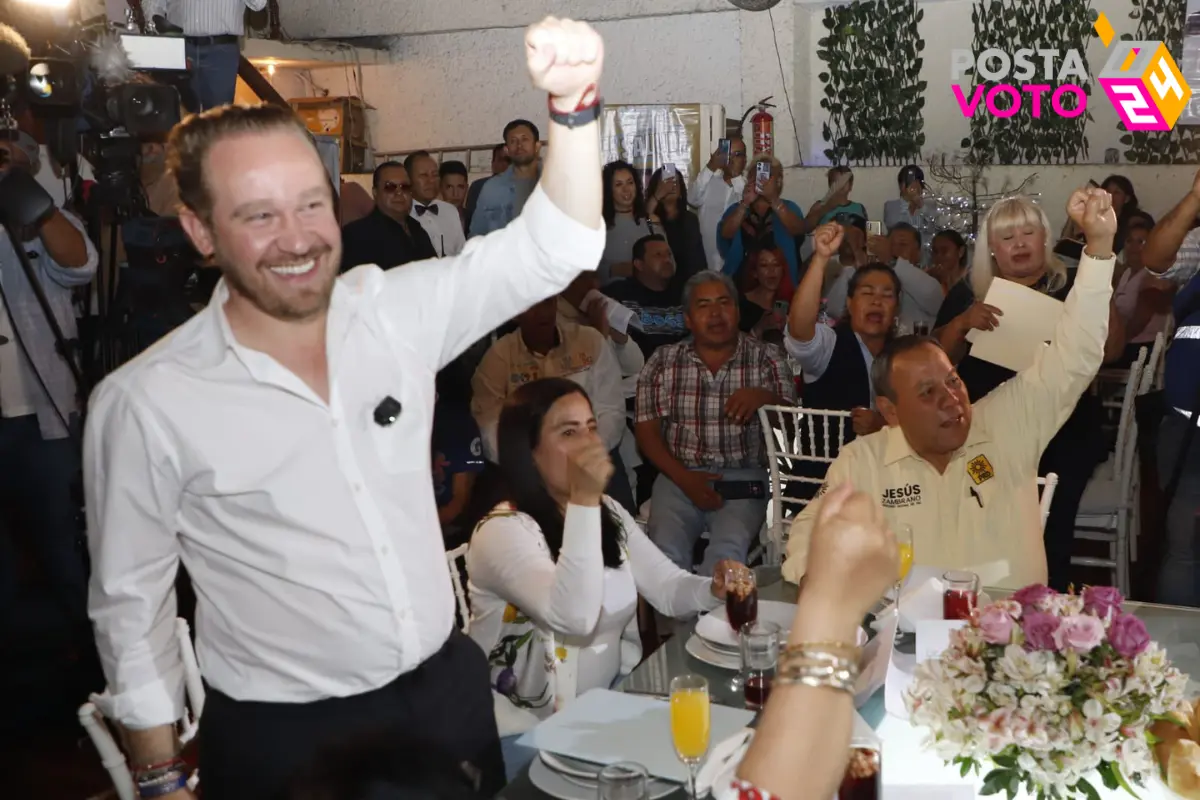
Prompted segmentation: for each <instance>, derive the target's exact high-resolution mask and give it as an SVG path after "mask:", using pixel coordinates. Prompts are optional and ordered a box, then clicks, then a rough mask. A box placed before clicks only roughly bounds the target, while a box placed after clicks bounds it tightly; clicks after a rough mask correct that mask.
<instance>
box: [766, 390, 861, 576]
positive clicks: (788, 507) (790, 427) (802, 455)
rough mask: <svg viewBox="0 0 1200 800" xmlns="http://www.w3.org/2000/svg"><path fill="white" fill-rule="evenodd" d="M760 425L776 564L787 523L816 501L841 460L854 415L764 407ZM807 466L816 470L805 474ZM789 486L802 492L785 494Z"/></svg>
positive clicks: (769, 551)
mask: <svg viewBox="0 0 1200 800" xmlns="http://www.w3.org/2000/svg"><path fill="white" fill-rule="evenodd" d="M758 419H759V422H760V423H761V425H762V430H763V437H764V439H765V440H766V446H767V464H768V465H769V468H770V472H771V503H770V512H771V513H770V517H769V519H768V528H767V535H768V542H767V544H768V547H767V553H766V560H767V561H768V563H773V564H774V563H779V562H780V561H782V558H783V539H784V528H785V525H786V524H787V520H789V519H790V518H791V517H792V516H794V515H795V514H797V513H799V512H800V510H802V509H803V508H804V507H805V506H806V505H808V504H809V502H810V498H812V497H813V496H815V495H816V492H817V490H818V489H819V488H820V486H821V484H822V483H824V481H825V471H826V470H827V469H828V468H829V465H830V464H832V463H833V462H834V459H836V458H837V454H838V452H839V451H840V450H841V447H842V445H843V444H845V442H846V439H847V438H848V437H849V435H850V434H851V432H852V431H853V427H852V423H851V416H850V412H849V411H832V410H826V409H818V408H804V407H801V406H771V405H768V406H763V407H762V408H760V409H759V410H758ZM806 464H807V465H810V466H811V467H812V468H810V469H803V468H802V465H806ZM805 472H807V473H809V474H804V473H805ZM789 484H791V485H793V487H795V488H797V489H799V490H800V491H799V492H793V491H785V488H787V486H788V485H789ZM789 512H790V513H789Z"/></svg>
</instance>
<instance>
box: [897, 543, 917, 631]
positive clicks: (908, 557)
mask: <svg viewBox="0 0 1200 800" xmlns="http://www.w3.org/2000/svg"><path fill="white" fill-rule="evenodd" d="M896 545H897V547H898V549H899V551H900V570H899V573H898V577H897V578H896V634H895V637H894V640H895V641H899V640H900V589H901V588H902V587H903V586H904V579H905V578H907V577H908V573H909V572H910V571H911V570H912V565H913V530H912V526H911V525H901V526H900V527H899V528H897V530H896Z"/></svg>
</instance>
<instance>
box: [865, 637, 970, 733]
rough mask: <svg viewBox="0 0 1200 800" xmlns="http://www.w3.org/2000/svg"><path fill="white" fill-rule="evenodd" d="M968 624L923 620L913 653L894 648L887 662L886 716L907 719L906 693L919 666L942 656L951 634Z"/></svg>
mask: <svg viewBox="0 0 1200 800" xmlns="http://www.w3.org/2000/svg"><path fill="white" fill-rule="evenodd" d="M966 624H967V623H966V622H964V621H962V620H943V619H927V620H920V621H919V622H918V623H917V625H916V628H917V640H916V646H915V647H914V648H913V654H911V655H910V654H908V653H901V652H899V651H897V650H896V649H895V648H891V650H892V655H891V658H890V659H889V661H888V668H887V679H886V688H885V689H884V695H883V707H884V708H885V709H887V713H889V714H891V715H892V716H893V717H899V718H900V719H908V709H907V708H905V706H904V693H905V692H906V691H908V687H909V686H911V685H912V682H913V675H914V673H915V672H916V668H917V664H920V663H921V662H922V661H926V660H928V659H930V658H937V657H938V656H940V655H941V654H942V652H943V651H944V650H945V649H946V648H947V647H949V646H950V632H951V631H953V630H955V629H957V628H961V627H963V626H964V625H966Z"/></svg>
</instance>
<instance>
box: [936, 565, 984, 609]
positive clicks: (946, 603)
mask: <svg viewBox="0 0 1200 800" xmlns="http://www.w3.org/2000/svg"><path fill="white" fill-rule="evenodd" d="M978 606H979V576H978V575H976V574H975V573H974V572H962V571H960V570H951V571H949V572H947V573H945V574H944V575H942V619H962V620H967V619H970V618H971V615H972V614H974V613H975V609H976V608H977V607H978Z"/></svg>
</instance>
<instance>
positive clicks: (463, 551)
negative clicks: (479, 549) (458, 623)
mask: <svg viewBox="0 0 1200 800" xmlns="http://www.w3.org/2000/svg"><path fill="white" fill-rule="evenodd" d="M469 548H470V542H464V543H463V544H460V545H459V546H458V547H456V548H454V549H453V550H447V551H446V566H447V567H449V569H450V583H451V584H452V585H453V586H454V600H455V602H456V603H458V614H459V616H460V617H461V618H462V632H463V633H466V632H467V630H469V629H470V627H471V607H470V605H468V604H467V592H466V590H465V589H464V588H463V583H462V573H461V572H459V560H461V561H462V568H463V570H466V567H467V550H468V549H469Z"/></svg>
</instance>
